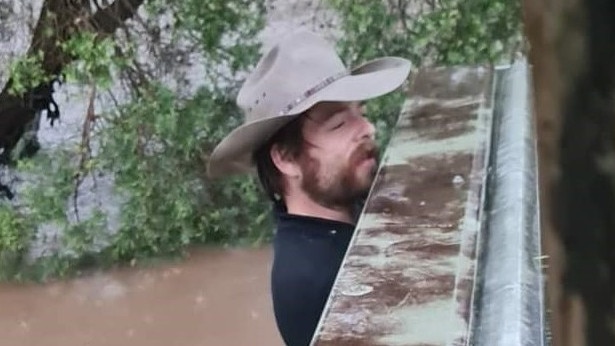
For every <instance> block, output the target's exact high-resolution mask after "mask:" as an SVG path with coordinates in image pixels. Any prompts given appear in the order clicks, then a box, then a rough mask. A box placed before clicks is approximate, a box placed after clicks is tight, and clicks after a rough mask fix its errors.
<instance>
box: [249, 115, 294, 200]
mask: <svg viewBox="0 0 615 346" xmlns="http://www.w3.org/2000/svg"><path fill="white" fill-rule="evenodd" d="M304 122H305V116H303V115H301V116H298V117H297V118H296V119H294V120H292V121H291V122H290V123H288V124H286V125H284V127H282V128H281V129H280V130H278V132H276V133H275V134H274V135H273V136H272V137H271V138H269V140H268V141H267V142H265V144H263V145H262V146H261V147H260V148H259V149H258V150H256V151H255V152H254V153H253V156H252V159H253V160H254V163H255V165H256V170H257V173H258V178H259V180H260V183H261V185H262V187H263V189H264V190H265V193H266V194H267V196H268V197H269V198H270V199H271V200H272V201H273V202H275V203H282V204H283V203H284V202H283V199H282V196H284V189H285V186H284V180H283V176H282V172H280V170H279V169H278V168H277V167H276V165H275V163H274V162H273V160H272V159H271V148H272V147H273V146H274V145H277V146H278V148H279V150H280V152H281V153H282V155H284V156H288V157H291V158H298V157H299V155H300V154H301V151H302V150H303V146H304V139H303V131H302V130H303V123H304Z"/></svg>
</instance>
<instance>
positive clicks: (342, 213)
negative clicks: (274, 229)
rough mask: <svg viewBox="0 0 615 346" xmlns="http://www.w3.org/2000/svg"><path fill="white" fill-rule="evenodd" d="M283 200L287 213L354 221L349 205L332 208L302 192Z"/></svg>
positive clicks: (352, 222) (347, 221)
mask: <svg viewBox="0 0 615 346" xmlns="http://www.w3.org/2000/svg"><path fill="white" fill-rule="evenodd" d="M284 200H285V203H286V209H287V211H288V213H289V214H295V215H304V216H313V217H319V218H323V219H328V220H335V221H340V222H346V223H349V224H351V225H354V223H355V222H354V219H353V218H352V208H351V207H350V206H347V207H334V208H331V207H325V206H323V205H321V204H318V203H317V202H316V201H314V200H313V199H311V198H309V197H308V196H307V195H305V194H303V193H296V194H291V195H287V196H285V198H284Z"/></svg>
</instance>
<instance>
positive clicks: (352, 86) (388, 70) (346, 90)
mask: <svg viewBox="0 0 615 346" xmlns="http://www.w3.org/2000/svg"><path fill="white" fill-rule="evenodd" d="M410 68H411V63H410V61H408V60H406V59H403V58H398V57H385V58H379V59H375V60H372V61H369V62H366V63H364V64H362V65H360V66H358V67H356V68H354V69H352V70H351V72H350V74H349V75H347V76H345V77H342V78H340V79H338V80H336V81H335V82H333V83H331V84H330V85H328V86H327V87H325V88H323V89H322V90H320V91H318V92H317V93H315V94H313V95H311V96H310V97H308V98H307V99H305V100H303V101H302V102H300V103H298V104H297V105H295V106H294V107H293V108H292V109H290V110H289V111H288V112H286V113H284V114H283V115H278V116H274V117H271V118H266V119H262V120H258V121H254V122H251V123H247V124H243V125H241V126H239V127H237V128H235V129H234V130H233V131H231V133H229V134H228V135H227V136H226V137H225V138H224V139H223V140H222V141H221V142H220V143H219V144H218V145H217V146H216V148H215V149H214V150H213V151H212V154H211V156H210V158H209V164H208V167H207V175H208V176H209V177H210V178H218V177H222V176H225V177H226V176H230V175H234V174H242V173H251V172H253V164H252V154H253V152H254V151H255V150H256V149H258V148H259V147H260V146H261V145H263V144H264V143H265V142H266V141H267V140H268V139H269V138H271V136H273V135H274V134H275V133H276V132H277V131H278V130H279V129H281V128H282V127H283V126H284V125H286V124H288V123H289V122H290V121H292V120H293V119H295V118H296V117H297V116H298V115H299V114H301V113H303V112H304V111H306V110H308V109H309V108H311V107H312V106H314V105H315V104H317V103H319V102H327V101H340V102H349V101H362V100H368V99H372V98H375V97H379V96H382V95H384V94H387V93H389V92H391V91H393V90H395V89H397V88H398V87H399V86H401V84H402V83H403V82H404V81H405V80H406V79H407V78H408V74H409V73H410Z"/></svg>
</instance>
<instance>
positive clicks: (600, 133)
mask: <svg viewBox="0 0 615 346" xmlns="http://www.w3.org/2000/svg"><path fill="white" fill-rule="evenodd" d="M523 5H524V14H525V24H526V25H525V30H526V33H527V36H528V38H529V41H530V44H531V50H530V57H531V62H532V65H533V66H534V67H533V68H534V90H535V97H534V99H535V114H536V121H537V130H538V157H539V172H540V187H541V191H540V193H541V196H542V197H541V214H542V220H541V222H542V227H543V232H544V238H545V241H544V245H545V250H546V254H547V255H548V256H549V266H548V283H547V292H548V297H549V311H550V315H551V320H552V324H551V327H552V329H553V343H554V345H575V346H576V345H613V344H614V343H615V331H614V325H613V315H614V314H615V295H614V292H615V256H614V255H613V253H614V252H613V248H615V236H614V234H615V233H614V230H615V216H614V215H615V213H614V212H613V211H614V208H615V185H614V182H615V165H614V163H613V162H615V161H613V158H614V156H613V151H614V150H615V104H614V101H613V93H614V91H615V67H614V65H613V59H614V58H615V44H614V43H613V35H615V24H613V22H612V17H613V16H614V15H615V3H613V2H612V1H601V0H584V1H571V2H560V3H556V2H549V1H524V2H523Z"/></svg>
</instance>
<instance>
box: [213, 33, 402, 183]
mask: <svg viewBox="0 0 615 346" xmlns="http://www.w3.org/2000/svg"><path fill="white" fill-rule="evenodd" d="M410 66H411V63H410V62H409V61H408V60H406V59H403V58H399V57H382V58H377V59H374V60H371V61H368V62H366V63H364V64H362V65H360V66H357V67H355V68H353V69H352V70H350V69H348V68H347V67H346V66H345V65H344V63H343V62H342V60H341V58H340V57H339V55H338V53H337V51H336V50H335V48H334V46H333V44H332V43H330V42H328V41H327V40H325V39H324V38H322V37H321V36H319V35H317V34H315V33H313V32H310V31H307V30H303V29H302V30H298V31H295V32H294V33H291V34H288V35H287V36H286V37H285V38H283V39H282V40H280V41H278V43H277V44H275V45H274V46H273V47H272V48H270V49H269V50H268V51H267V52H266V53H265V54H264V55H263V56H262V57H261V58H260V59H259V61H258V63H257V64H256V66H255V68H254V69H253V70H252V72H251V73H250V74H249V75H248V77H247V78H246V80H245V81H244V83H243V85H242V87H241V89H240V90H239V93H238V95H237V99H236V103H237V105H238V106H239V108H240V109H241V110H242V113H243V115H244V121H243V124H242V125H240V126H239V127H237V128H235V129H233V130H232V131H231V133H229V134H228V135H227V136H226V137H225V138H224V139H222V141H220V143H218V145H217V146H216V147H215V148H214V150H213V151H212V153H211V156H210V157H209V162H208V165H207V175H208V176H209V177H210V178H217V177H223V176H229V175H233V174H241V173H254V172H255V171H254V163H253V162H252V153H253V152H254V151H255V150H256V149H258V148H259V147H260V146H261V145H263V144H264V143H265V142H266V141H267V140H268V139H269V138H270V137H271V136H272V135H274V134H275V132H277V131H278V130H279V129H280V128H281V127H283V126H284V125H285V124H287V123H288V122H290V121H291V120H292V119H294V118H295V117H296V116H298V115H299V114H302V113H303V112H304V111H305V110H307V109H309V107H311V106H313V105H314V104H316V103H318V102H322V101H353V100H355V101H357V100H366V99H369V98H373V97H378V96H380V95H383V94H385V93H388V92H390V91H392V90H393V89H395V88H397V87H398V86H399V85H401V84H402V83H403V81H404V80H405V79H406V78H407V76H408V74H409V71H410Z"/></svg>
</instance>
